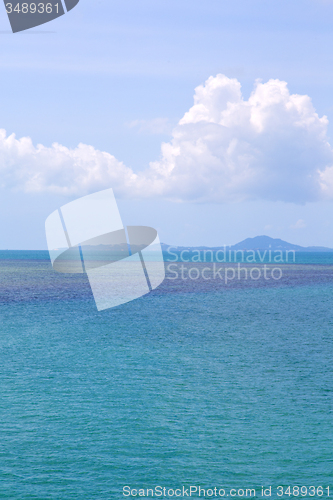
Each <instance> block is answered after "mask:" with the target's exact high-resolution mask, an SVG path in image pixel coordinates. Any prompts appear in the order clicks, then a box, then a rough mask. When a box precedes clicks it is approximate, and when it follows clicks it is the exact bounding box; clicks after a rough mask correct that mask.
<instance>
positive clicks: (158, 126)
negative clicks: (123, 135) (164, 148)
mask: <svg viewBox="0 0 333 500" xmlns="http://www.w3.org/2000/svg"><path fill="white" fill-rule="evenodd" d="M128 126H129V128H136V129H137V130H138V131H139V132H141V133H146V134H171V132H172V126H171V124H170V123H169V119H168V118H153V119H152V120H133V121H131V122H130V123H129V124H128Z"/></svg>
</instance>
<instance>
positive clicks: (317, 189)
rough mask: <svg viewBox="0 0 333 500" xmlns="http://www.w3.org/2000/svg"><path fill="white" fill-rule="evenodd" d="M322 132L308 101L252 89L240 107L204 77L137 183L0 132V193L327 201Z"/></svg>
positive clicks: (220, 78) (329, 159)
mask: <svg viewBox="0 0 333 500" xmlns="http://www.w3.org/2000/svg"><path fill="white" fill-rule="evenodd" d="M327 125H328V120H327V118H326V117H325V116H324V117H321V118H320V117H319V116H318V114H317V113H316V111H315V109H314V107H313V105H312V102H311V99H310V97H309V96H307V95H296V94H293V95H291V94H290V93H289V90H288V87H287V83H286V82H283V81H280V80H269V81H268V82H266V83H261V82H256V84H255V87H254V90H253V92H252V94H251V95H250V97H249V99H248V100H245V99H244V98H243V96H242V92H241V85H240V83H239V82H238V81H237V80H236V79H230V78H227V77H226V76H224V75H217V76H216V77H212V76H211V77H210V78H208V80H207V81H206V82H205V84H204V85H200V86H199V87H197V88H196V89H195V95H194V105H193V106H192V107H191V108H190V109H189V111H188V112H187V113H185V115H184V117H183V118H182V119H181V120H180V121H179V123H178V124H177V126H176V127H175V128H174V130H173V131H172V138H171V140H170V142H168V143H163V144H162V146H161V158H160V159H159V160H158V161H155V162H152V163H151V164H150V165H149V167H148V168H147V169H146V170H145V171H142V172H140V173H138V174H135V173H134V172H133V171H132V170H131V169H130V168H128V167H126V166H125V165H124V164H123V163H122V162H120V161H118V160H117V159H116V158H115V157H114V156H112V155H111V154H109V153H106V152H101V151H98V150H96V149H94V148H93V147H92V146H87V145H83V144H80V145H79V146H78V147H77V148H76V149H68V148H66V147H64V146H61V145H59V144H54V145H53V146H52V147H51V148H46V147H44V146H42V145H38V146H36V147H35V146H34V145H33V144H32V142H31V140H30V139H29V138H22V139H19V140H18V139H16V138H15V136H14V135H11V136H9V137H7V136H6V134H5V131H1V133H0V173H1V184H2V185H3V186H12V187H19V188H21V189H24V190H25V191H34V192H38V191H39V192H41V191H50V192H57V193H64V194H69V195H82V194H86V193H88V192H92V191H96V190H98V189H103V188H105V187H113V188H114V190H115V192H116V194H118V196H125V197H136V198H138V197H164V198H167V199H171V200H175V201H186V200H191V201H197V202H226V201H240V200H249V199H266V200H274V201H276V200H282V201H288V202H296V203H304V202H307V201H315V200H319V199H322V198H326V199H327V198H332V197H333V152H332V148H331V146H330V144H329V142H328V138H327Z"/></svg>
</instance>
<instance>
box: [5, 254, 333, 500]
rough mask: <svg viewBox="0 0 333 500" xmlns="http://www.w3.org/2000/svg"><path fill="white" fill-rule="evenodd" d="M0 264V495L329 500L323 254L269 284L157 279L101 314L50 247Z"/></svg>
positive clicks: (331, 373)
mask: <svg viewBox="0 0 333 500" xmlns="http://www.w3.org/2000/svg"><path fill="white" fill-rule="evenodd" d="M325 258H326V259H327V258H328V257H327V255H326V257H325ZM0 259H1V260H0V315H1V336H0V349H1V350H0V361H1V363H0V371H1V376H0V394H1V398H0V411H1V419H0V429H1V441H0V498H6V499H38V500H46V499H57V500H60V499H61V500H62V499H64V500H67V499H76V500H92V499H103V500H104V499H116V500H118V499H121V498H134V497H125V496H123V492H122V488H123V486H126V485H129V486H131V487H132V488H137V489H139V488H145V489H146V488H154V487H155V486H157V485H160V486H162V487H166V488H174V489H176V488H181V487H182V486H183V485H184V486H185V487H189V486H190V485H196V486H201V487H203V488H214V487H217V488H226V491H227V493H228V492H229V490H228V488H255V489H256V493H257V495H256V496H257V498H262V497H261V486H262V485H264V486H265V487H268V486H270V485H271V486H272V497H271V498H274V499H276V498H281V497H278V496H277V494H276V487H277V486H279V485H283V486H285V487H287V486H288V485H291V486H293V485H299V486H303V485H305V486H311V485H314V486H323V487H327V486H331V491H330V495H331V496H332V495H333V485H332V469H333V451H332V450H333V432H332V417H333V271H332V269H333V267H332V266H331V265H329V264H332V260H331V261H330V262H328V261H326V264H325V265H323V261H321V260H320V257H318V259H317V260H316V259H315V258H314V257H313V260H312V261H311V262H308V264H307V265H299V266H298V267H297V266H296V267H295V266H294V267H293V268H291V267H290V268H286V272H285V274H284V277H283V279H281V280H280V281H278V282H274V283H273V282H270V283H269V284H268V283H265V282H261V281H260V282H255V283H249V282H247V283H242V282H240V283H237V286H230V287H228V286H225V285H223V284H222V283H215V282H214V283H210V284H207V283H204V284H203V283H201V282H199V281H200V280H199V281H193V280H187V281H181V280H176V281H172V280H168V279H166V280H165V282H164V283H163V285H162V286H161V287H160V288H159V289H157V290H155V291H153V292H152V293H151V294H149V295H148V296H145V297H142V298H140V299H137V300H135V301H133V302H131V303H128V304H125V305H123V306H120V307H117V308H115V309H110V310H107V311H104V312H101V313H98V312H97V311H96V308H95V305H94V302H93V299H92V295H91V291H90V289H89V284H88V281H87V279H86V277H85V276H83V275H75V276H70V275H60V274H57V273H55V272H53V270H52V268H51V266H50V264H49V262H48V260H47V253H46V252H45V253H38V252H37V253H36V252H31V253H29V252H28V253H27V252H23V253H19V252H16V253H12V252H1V255H0ZM324 497H325V498H327V495H326V494H324ZM137 498H138V497H137ZM160 498H163V497H160ZM164 498H168V497H164ZM169 498H170V497H169ZM192 498H199V497H198V495H195V494H192ZM200 498H203V496H201V497H200ZM206 498H209V497H208V496H206ZM282 498H290V497H289V496H288V495H284V496H283V497H282ZM303 498H314V497H313V496H310V495H305V496H304V497H303ZM315 498H318V496H317V495H316V496H315Z"/></svg>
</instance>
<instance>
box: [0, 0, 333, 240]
mask: <svg viewBox="0 0 333 500" xmlns="http://www.w3.org/2000/svg"><path fill="white" fill-rule="evenodd" d="M332 46H333V2H330V1H319V0H308V1H298V0H294V1H293V2H290V1H288V2H287V1H267V0H265V1H263V0H260V1H251V0H246V1H239V0H238V1H237V0H236V1H232V2H230V1H223V0H222V1H221V0H220V1H214V2H213V1H211V2H209V1H208V2H204V3H203V2H198V1H179V0H178V1H177V2H176V1H171V2H170V1H168V2H166V1H163V2H156V1H154V2H153V1H145V0H143V1H140V2H137V1H122V2H119V3H116V2H113V1H110V0H94V1H90V0H81V1H80V3H79V4H78V6H77V7H76V8H75V9H73V10H72V11H71V12H70V13H68V14H66V15H65V16H63V17H61V18H59V19H57V20H55V21H53V22H51V23H49V24H46V25H44V26H41V27H39V28H35V29H33V30H29V31H27V32H23V33H18V34H15V35H14V34H12V33H11V32H10V27H9V22H8V19H7V17H6V13H5V9H4V8H3V9H2V10H0V71H1V79H0V87H1V94H0V95H1V106H0V129H5V130H6V133H7V136H6V137H8V136H10V135H11V134H13V133H14V134H15V135H16V139H17V140H19V139H20V138H28V137H29V138H31V140H32V145H33V146H31V145H25V143H24V144H23V143H14V145H9V143H8V142H4V145H3V147H2V149H1V147H0V179H2V181H1V183H0V184H1V186H2V187H1V189H0V196H1V198H0V200H1V201H0V206H1V215H0V227H1V238H0V248H3V249H6V248H17V249H20V248H26V249H33V248H46V242H45V235H44V221H45V219H46V217H47V216H48V215H49V213H51V212H52V211H53V210H55V209H56V208H58V207H59V206H60V205H62V204H65V203H67V202H68V201H70V200H72V199H75V198H77V197H79V196H81V195H83V194H85V190H84V188H83V187H82V186H83V184H84V183H83V184H82V183H81V184H80V182H78V181H77V179H76V175H77V170H75V169H74V170H73V168H74V167H73V162H72V163H71V161H72V160H71V158H72V156H73V154H74V156H75V155H76V156H75V158H76V160H75V161H77V158H78V157H79V158H80V161H82V162H84V161H85V158H86V157H88V158H90V159H89V162H88V163H89V164H88V163H87V165H85V167H84V168H86V169H89V168H91V169H93V168H94V165H93V162H94V161H95V160H94V158H95V156H96V155H95V151H96V150H98V151H101V152H106V153H109V154H110V155H112V156H113V157H114V160H112V161H111V160H110V161H111V163H110V168H111V169H114V168H115V169H118V170H119V172H118V170H117V172H118V173H117V174H113V173H112V175H111V177H110V176H109V177H108V176H105V177H103V178H102V180H101V182H100V183H99V184H96V183H94V182H92V183H91V184H89V186H88V188H87V189H88V191H89V190H90V191H94V190H98V189H99V188H103V187H105V188H108V187H114V188H115V194H116V196H117V199H118V202H119V208H120V211H121V214H122V217H123V222H124V223H125V224H142V225H152V226H153V227H155V228H156V229H158V231H159V234H160V239H161V240H162V241H164V242H168V243H170V244H179V245H200V244H206V245H219V244H221V245H223V244H225V243H226V244H228V243H236V242H238V241H240V240H242V239H244V238H246V237H249V236H256V235H260V234H268V235H269V236H272V237H278V238H283V239H286V240H289V241H292V242H294V243H297V244H302V245H313V244H318V245H326V246H331V247H333V222H332V221H333V201H332V199H333V198H332V194H331V171H330V170H329V168H330V165H331V163H330V161H331V158H330V154H331V152H330V151H331V150H329V151H328V150H327V151H326V149H325V151H324V149H323V148H324V146H323V144H324V142H325V141H326V142H327V141H328V143H329V145H330V146H331V145H333V128H332V123H333V64H332V63H333V60H332V59H333V51H332ZM218 74H221V75H225V76H226V77H227V78H228V79H229V80H228V81H227V80H225V82H227V83H225V82H224V83H223V82H222V80H216V78H217V75H218ZM209 77H213V78H214V79H215V80H213V84H214V85H215V83H216V82H220V83H219V85H220V87H219V88H220V90H221V88H222V87H223V85H225V88H229V87H230V89H231V88H233V89H234V88H236V87H235V85H236V84H235V82H236V81H237V82H239V83H240V84H241V92H242V99H243V101H245V102H246V103H247V104H246V105H244V106H243V105H242V106H241V107H240V108H241V110H238V111H237V113H238V114H237V116H243V115H241V113H242V112H245V111H246V110H247V108H248V105H249V98H250V95H251V92H253V91H254V89H255V88H256V87H255V82H256V80H258V79H260V81H261V84H262V85H266V86H265V87H263V89H264V91H265V92H266V91H267V89H268V90H270V89H272V88H273V87H272V86H271V87H267V82H269V81H270V80H272V79H273V80H276V81H280V82H282V81H284V82H287V89H288V96H292V95H293V94H298V95H303V96H309V98H310V99H311V101H312V106H313V110H312V111H311V110H309V107H308V104H304V102H303V101H302V102H301V101H299V103H300V104H299V103H298V102H296V104H295V103H294V101H293V100H292V99H290V98H289V97H288V96H287V97H286V98H285V101H284V104H283V105H284V106H285V107H286V106H287V107H288V106H289V104H290V105H292V104H293V103H294V104H295V109H296V108H297V109H298V108H299V107H301V108H302V109H301V110H300V111H299V115H298V118H297V117H295V116H294V114H295V113H294V112H292V111H290V113H289V115H288V116H287V115H281V113H280V112H278V111H276V109H275V107H274V106H273V105H270V106H269V108H267V109H269V120H268V122H267V123H269V125H267V127H268V128H267V130H268V132H267V134H266V136H263V135H262V132H258V134H259V136H260V137H259V136H256V138H254V139H252V138H253V134H252V132H251V131H250V128H249V127H250V125H249V124H248V127H247V128H246V130H245V131H244V128H243V125H242V124H241V125H239V126H233V128H232V130H231V129H230V128H229V132H230V134H231V136H232V137H231V136H230V137H231V139H230V140H234V141H235V140H236V141H238V142H241V140H243V141H245V142H244V144H245V143H246V145H247V146H248V147H249V148H250V149H249V151H250V152H251V153H249V154H250V155H252V156H253V157H254V159H253V162H254V163H253V164H251V165H252V167H253V172H254V174H253V175H254V177H253V178H254V179H259V180H260V183H262V185H261V184H260V186H259V187H258V186H257V187H258V188H254V187H253V186H254V183H253V182H252V181H251V182H250V181H249V183H248V184H246V183H245V184H244V183H243V184H242V186H241V188H240V187H239V182H238V179H242V178H243V177H244V170H242V168H243V166H242V165H239V164H238V163H237V162H236V163H237V165H236V166H235V168H236V170H237V169H238V170H237V172H238V174H237V175H238V177H237V179H236V181H235V179H234V177H233V178H230V177H228V175H229V174H228V172H229V171H227V170H225V169H224V166H223V165H224V164H223V161H224V160H223V158H224V152H225V150H224V149H223V148H226V149H227V146H226V145H225V144H224V142H223V141H222V139H221V143H219V137H220V136H219V133H220V132H219V130H220V128H219V127H221V125H220V124H217V123H215V122H214V126H215V125H216V127H217V128H216V132H215V131H214V132H212V133H214V134H216V138H215V139H214V141H215V142H214V147H213V146H212V145H211V142H209V143H208V142H207V141H208V139H207V137H208V136H207V132H206V129H203V128H202V127H201V125H200V124H198V123H199V122H198V120H197V118H196V116H197V114H196V113H197V111H196V110H193V108H192V106H193V96H194V93H195V88H197V87H198V86H200V85H201V86H202V89H203V91H202V92H206V94H207V95H208V94H209V88H208V84H207V83H205V82H207V80H208V79H209ZM230 81H232V82H234V83H230ZM221 82H222V83H221ZM228 82H229V83H228ZM274 88H275V89H281V88H282V87H281V86H279V85H275V87H274ZM220 90H218V91H216V92H220ZM273 90H274V89H273ZM212 92H215V90H212ZM206 94H205V96H204V97H203V98H201V97H198V99H199V104H198V106H201V107H202V106H206V104H207V99H208V98H209V99H210V97H211V95H212V96H213V97H212V99H213V101H214V103H216V104H214V103H213V105H214V106H215V105H216V110H217V111H218V112H222V111H223V109H224V108H223V105H222V104H221V103H220V101H219V99H220V97H218V98H216V99H217V100H216V99H215V96H216V95H217V94H214V95H213V94H209V95H208V97H207V95H206ZM219 95H220V94H218V96H219ZM261 95H262V94H261V93H260V92H259V91H258V93H257V98H258V99H260V98H261ZM200 99H201V100H200ZM205 99H206V100H205ZM309 102H310V101H309ZM303 104H304V106H305V107H304V109H305V108H306V110H307V111H306V113H305V111H304V109H303V107H302V106H303ZM207 106H208V105H207ZM209 106H210V105H209ZM209 106H208V107H209ZM281 106H282V104H281ZM191 108H192V111H191V113H192V114H191V113H190V114H191V116H190V118H189V121H188V123H187V124H185V125H182V124H181V123H179V122H180V120H182V118H183V117H184V115H185V113H188V112H189V110H190V109H191ZM200 109H201V108H200ZM207 109H208V108H207ZM209 109H210V108H209ZM209 112H210V113H212V114H211V115H209V117H208V118H207V120H208V121H207V123H208V122H209V123H212V120H214V119H215V118H212V116H213V115H214V113H215V108H214V109H213V110H212V109H210V111H209ZM239 113H240V114H239ZM315 113H317V115H318V119H316V118H315ZM323 115H326V116H327V119H328V123H326V124H324V123H323V122H321V121H320V118H322V117H323ZM188 116H189V115H188ZM214 116H215V115H214ZM265 116H266V115H265ZM300 116H301V117H303V118H302V119H303V120H304V122H302V123H303V124H301V128H302V127H303V128H302V130H303V131H304V130H305V128H304V127H307V128H306V134H305V132H304V134H305V135H304V134H303V132H302V134H301V135H300V134H298V131H299V129H300V125H299V117H300ZM281 117H282V118H281ZM229 118H230V120H236V114H234V115H230V117H229ZM310 122H311V123H310ZM244 123H245V122H244ZM251 123H252V122H251ZM265 123H266V122H265ZM279 124H280V125H279ZM303 125H304V126H303ZM228 126H229V125H228ZM228 126H227V128H228ZM244 126H245V125H244ZM246 126H247V125H246ZM265 126H266V125H265ZM200 127H201V128H200ZM237 127H238V128H237ZM274 127H275V128H274ZM175 130H176V132H173V131H175ZM214 130H215V129H214ZM223 130H225V129H223ZM184 131H185V132H184ZM284 131H285V134H283V132H284ZM192 132H193V133H192ZM229 132H228V133H229ZM264 132H265V131H264ZM191 134H192V135H191ZM200 134H201V135H200ZM209 134H210V132H209ZM272 134H273V136H274V141H273V145H272V147H271V148H268V149H267V147H266V145H267V141H268V139H267V138H270V137H272ZM325 134H326V135H325ZM324 135H325V137H324V138H323V136H324ZM180 136H181V138H180V139H179V137H180ZM202 137H204V139H202ZM228 137H229V136H228ZM205 138H206V139H205ZM201 139H202V141H201ZM223 140H224V139H223ZM198 141H199V142H200V141H201V142H200V144H201V143H203V147H204V148H206V149H208V150H209V154H212V155H213V156H214V158H215V157H216V156H218V159H219V162H220V163H217V164H216V167H215V166H214V165H215V164H214V162H213V163H212V164H211V165H208V164H209V161H208V160H207V162H208V163H207V165H208V167H207V168H204V169H203V170H202V166H203V165H204V166H205V165H206V159H205V158H206V157H204V156H202V158H200V159H198V161H197V163H196V160H195V154H196V150H194V149H193V148H194V145H196V144H198ZM205 141H206V142H205ZM279 141H280V142H279ZM53 143H58V144H60V145H62V146H63V147H65V148H67V150H68V151H69V153H66V154H65V158H63V156H61V158H60V159H59V154H60V153H59V151H60V150H59V149H57V150H56V151H54V150H53V149H52V147H51V146H52V144H53ZM80 143H83V144H85V145H89V146H91V147H92V148H93V149H92V150H91V151H92V153H91V154H90V153H88V152H87V151H88V150H84V151H83V152H82V154H81V155H79V154H78V153H73V154H72V152H71V151H76V149H75V148H77V146H78V144H80ZM162 143H166V144H169V145H170V144H172V145H173V146H172V147H173V150H174V151H175V150H176V149H177V148H180V150H181V151H182V152H181V154H180V156H181V159H180V160H179V162H178V163H177V165H176V168H175V170H174V171H173V172H176V173H177V172H178V174H177V175H173V177H172V179H171V181H172V182H171V181H170V179H169V178H168V180H167V181H165V177H163V179H164V180H163V179H162V180H158V185H157V184H154V183H153V182H152V181H151V176H152V174H151V167H150V162H155V163H156V162H157V164H158V168H162V167H163V168H165V169H167V168H169V166H170V165H169V163H170V161H171V160H170V161H169V157H166V156H165V154H164V156H163V153H162V152H161V144H162ZM222 143H223V144H222ZM22 144H23V145H22ZM38 144H42V145H43V147H44V149H45V155H44V156H42V157H41V159H40V160H38V161H37V160H35V157H36V155H37V156H38V154H40V150H38ZM187 144H191V147H192V149H193V150H191V152H190V153H188V149H187ZM309 144H310V145H311V148H310V149H309V146H308V145H309ZM9 146H10V147H9ZM243 146H244V145H243ZM243 146H242V147H241V149H240V153H239V155H242V154H243V152H244V147H243ZM325 147H326V146H325ZM209 148H213V149H209ZM38 151H39V152H38ZM289 152H290V153H289ZM187 153H188V155H187ZM282 153H283V154H282ZM172 154H173V158H176V157H175V153H172ZM280 154H281V157H280ZM52 155H53V156H52ZM66 155H67V156H66ZM78 155H79V156H78ZM89 155H90V156H89ZM186 155H187V156H186ZM219 155H220V156H219ZM239 155H238V158H239ZM288 155H289V156H288ZM53 157H54V158H56V159H55V160H54V161H57V162H58V163H57V168H55V170H54V173H53V174H52V176H51V177H50V176H49V175H46V173H47V170H48V169H49V165H50V163H52V161H53ZM289 157H292V158H293V160H292V162H291V164H290V166H288V169H289V170H288V169H286V168H285V166H284V165H285V163H286V161H288V160H287V159H288V158H289ZM317 157H318V165H317V166H315V165H314V164H315V163H316V161H317V160H316V158H317ZM258 158H259V159H261V160H260V161H261V163H260V161H259V159H258ZM176 160H177V161H178V157H177V158H176ZM73 161H74V160H73ZM87 161H88V160H87ZM96 161H100V165H101V166H100V167H99V168H100V169H101V170H100V171H101V172H102V170H103V168H104V167H103V162H102V160H96ZM172 161H173V160H172ZM232 161H234V160H232ZM237 161H238V160H237ZM168 162H169V163H168ZM188 165H190V167H189V169H187V166H188ZM263 165H264V168H263ZM311 165H313V169H312V170H311V168H312V167H311ZM332 165H333V161H332ZM252 167H251V168H252ZM266 167H267V168H266ZM125 168H126V169H129V171H130V174H128V175H132V174H133V175H134V174H136V175H138V181H136V180H135V181H133V182H132V183H130V184H128V185H127V184H126V182H125V181H124V175H127V173H126V172H128V171H127V170H126V171H125V170H124V169H125ZM149 169H150V170H149ZM316 169H317V170H318V169H319V170H320V171H321V172H323V179H324V180H323V183H324V184H325V186H324V188H323V192H321V191H320V192H319V190H318V189H319V188H318V189H317V188H316V189H317V191H316V193H315V194H313V195H312V194H311V193H310V191H311V189H310V188H311V186H309V185H306V186H305V183H304V182H305V181H304V179H305V177H304V175H305V174H304V172H305V171H306V172H307V175H308V174H309V175H310V177H311V176H312V177H311V179H313V185H315V183H316V182H317V180H316V179H315V177H314V176H315V172H316ZM68 172H69V174H68V175H69V181H68V182H69V184H70V186H71V189H69V190H68V191H70V192H67V193H66V192H65V191H66V190H64V189H63V187H64V182H66V175H67V173H68ZM71 172H72V174H71ZM144 172H147V173H144ZM296 174H297V175H296ZM303 174H304V175H303ZM36 175H37V177H38V176H39V177H38V179H39V178H40V176H44V177H45V179H44V177H43V182H41V183H40V184H38V186H37V188H36V187H33V188H31V182H32V179H35V178H36ZM163 175H164V174H163ZM251 175H252V174H251ZM29 176H30V177H29ZM22 179H23V180H22ZM311 179H310V181H309V182H312V181H311ZM192 180H193V182H192ZM162 181H163V182H162ZM256 182H257V181H256ZM113 183H114V185H113ZM135 183H136V184H135ZM274 183H276V190H275V188H274V186H275V184H274ZM192 184H193V186H192ZM206 184H207V185H206ZM257 184H258V182H257ZM257 184H256V185H257ZM317 184H318V182H317ZM54 185H56V186H58V188H57V189H53V188H52V186H54ZM217 185H221V186H223V185H225V186H226V188H225V189H224V190H222V189H221V190H216V186H217ZM29 186H30V187H29ZM156 186H157V187H156ZM189 186H191V189H190V188H189ZM97 188H98V189H97ZM154 190H155V191H154ZM222 191H223V192H222ZM173 193H174V194H173ZM275 194H276V196H275Z"/></svg>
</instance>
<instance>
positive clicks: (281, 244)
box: [161, 236, 333, 252]
mask: <svg viewBox="0 0 333 500" xmlns="http://www.w3.org/2000/svg"><path fill="white" fill-rule="evenodd" d="M161 245H162V250H163V251H167V250H168V248H170V247H172V248H173V249H175V250H176V251H179V252H180V251H182V250H191V249H194V248H195V249H197V250H214V251H216V250H218V249H221V248H224V245H221V246H219V247H206V246H198V247H189V246H187V247H182V246H173V245H167V244H166V243H162V244H161ZM226 246H227V248H228V250H244V251H246V250H260V251H262V250H272V251H274V250H281V251H288V250H294V251H295V252H333V249H332V248H327V247H317V246H311V247H302V246H300V245H294V244H292V243H288V242H287V241H283V240H281V239H279V238H270V237H269V236H255V237H254V238H246V239H245V240H243V241H240V242H239V243H236V245H226Z"/></svg>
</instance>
